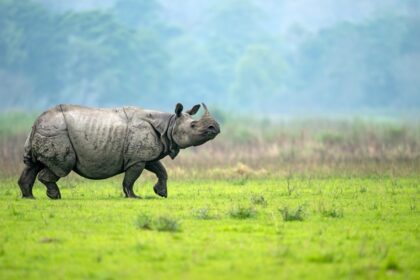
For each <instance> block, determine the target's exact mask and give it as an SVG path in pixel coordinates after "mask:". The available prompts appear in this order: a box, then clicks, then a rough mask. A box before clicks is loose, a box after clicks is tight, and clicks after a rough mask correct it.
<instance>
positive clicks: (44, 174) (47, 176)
mask: <svg viewBox="0 0 420 280" xmlns="http://www.w3.org/2000/svg"><path fill="white" fill-rule="evenodd" d="M59 179H60V177H58V176H57V175H55V174H54V173H53V172H52V171H51V170H50V169H48V168H46V167H45V168H44V169H42V170H41V172H39V175H38V180H39V181H40V182H41V183H43V184H44V185H45V186H46V187H47V196H48V197H49V198H51V199H60V198H61V193H60V189H59V188H58V186H57V184H56V182H57V181H58V180H59Z"/></svg>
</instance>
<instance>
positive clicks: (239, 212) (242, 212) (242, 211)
mask: <svg viewBox="0 0 420 280" xmlns="http://www.w3.org/2000/svg"><path fill="white" fill-rule="evenodd" d="M256 215H257V211H255V209H254V208H252V207H245V206H238V207H235V208H232V209H231V210H230V211H229V216H231V217H232V218H234V219H250V218H254V217H255V216H256Z"/></svg>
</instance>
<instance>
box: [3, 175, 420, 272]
mask: <svg viewBox="0 0 420 280" xmlns="http://www.w3.org/2000/svg"><path fill="white" fill-rule="evenodd" d="M119 179H120V178H118V180H115V179H111V180H104V181H89V180H78V179H77V180H76V179H70V178H69V179H63V180H62V181H60V182H59V183H60V186H61V191H62V197H63V199H62V200H60V201H52V200H49V199H47V198H46V196H45V190H44V188H43V187H42V186H41V185H39V184H38V183H37V184H36V185H35V189H34V194H35V196H36V197H37V199H36V200H22V199H20V198H19V192H18V188H17V186H16V184H15V183H14V182H13V181H10V180H2V181H0V279H74V278H79V279H80V278H83V279H123V278H126V279H175V278H178V279H215V278H218V279H279V278H286V279H302V278H322V279H324V278H331V279H337V278H349V279H353V278H362V279H366V278H370V279H378V278H397V279H398V278H399V279H419V278H420V262H419V260H420V241H419V240H420V228H419V225H420V223H419V222H420V215H419V214H420V213H419V210H418V207H417V203H418V198H419V178H409V177H407V178H383V177H377V178H360V177H356V178H333V177H330V178H325V179H313V178H312V179H308V178H293V179H288V180H286V179H270V180H267V179H261V180H247V181H245V182H241V183H238V182H236V181H222V180H219V181H211V180H205V181H170V182H169V198H168V199H163V198H159V197H157V196H155V195H154V194H153V190H152V186H153V182H152V181H149V180H147V181H146V182H145V181H144V180H140V183H139V184H137V186H136V190H137V193H138V194H139V195H141V196H142V197H143V199H125V198H123V197H122V191H121V188H120V187H119V186H120V181H119ZM290 188H293V192H290V191H289V190H290ZM284 209H287V211H288V215H289V217H290V215H292V216H293V215H295V216H296V215H298V216H299V215H300V214H299V213H300V212H299V211H303V212H302V213H301V214H303V216H302V217H303V218H302V219H295V220H294V221H289V220H287V219H284ZM299 209H302V210H299ZM281 210H282V211H281ZM297 213H298V214H297Z"/></svg>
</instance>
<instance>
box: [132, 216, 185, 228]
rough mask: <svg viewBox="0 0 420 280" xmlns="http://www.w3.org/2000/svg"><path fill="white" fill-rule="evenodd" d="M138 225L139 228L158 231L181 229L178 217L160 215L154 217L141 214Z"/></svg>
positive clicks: (137, 221)
mask: <svg viewBox="0 0 420 280" xmlns="http://www.w3.org/2000/svg"><path fill="white" fill-rule="evenodd" d="M136 226H137V228H139V229H145V230H157V231H172V232H175V231H180V229H181V227H180V225H179V222H178V220H177V219H174V218H171V217H165V216H160V217H158V218H155V219H153V218H152V217H150V216H148V215H146V214H141V215H139V216H138V217H137V219H136Z"/></svg>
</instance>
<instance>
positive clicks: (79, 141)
mask: <svg viewBox="0 0 420 280" xmlns="http://www.w3.org/2000/svg"><path fill="white" fill-rule="evenodd" d="M62 109H63V114H64V117H65V121H66V124H67V130H68V134H69V138H70V141H71V143H72V145H73V148H74V150H75V152H76V156H77V162H76V166H75V171H76V172H78V173H79V174H81V175H83V176H85V177H88V178H92V179H102V178H108V177H111V176H113V175H116V174H118V173H121V172H122V171H123V169H124V168H123V167H124V161H123V160H124V159H123V151H124V145H125V140H126V135H127V117H126V115H125V113H124V110H123V109H122V108H119V109H93V108H86V107H80V106H70V105H63V106H62Z"/></svg>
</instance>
